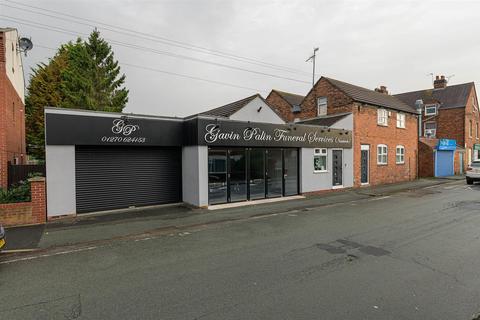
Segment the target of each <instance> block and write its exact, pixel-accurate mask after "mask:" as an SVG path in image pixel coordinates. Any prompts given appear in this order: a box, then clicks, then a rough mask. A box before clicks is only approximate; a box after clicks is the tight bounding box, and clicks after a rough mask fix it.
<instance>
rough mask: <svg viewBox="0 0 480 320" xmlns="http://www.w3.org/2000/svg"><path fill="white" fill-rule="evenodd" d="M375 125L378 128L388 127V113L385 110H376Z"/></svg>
mask: <svg viewBox="0 0 480 320" xmlns="http://www.w3.org/2000/svg"><path fill="white" fill-rule="evenodd" d="M377 124H378V125H380V126H388V111H387V110H385V109H378V111H377Z"/></svg>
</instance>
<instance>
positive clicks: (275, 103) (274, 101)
mask: <svg viewBox="0 0 480 320" xmlns="http://www.w3.org/2000/svg"><path fill="white" fill-rule="evenodd" d="M265 100H266V101H267V103H268V104H269V105H270V106H271V107H272V108H274V109H275V110H277V112H278V113H279V114H280V116H281V117H282V119H283V120H285V121H286V122H293V120H295V118H301V117H300V115H299V114H300V113H293V112H292V107H291V106H290V104H289V103H288V102H287V101H285V99H283V98H282V96H281V95H280V94H278V92H276V91H274V90H272V91H271V92H270V94H269V95H268V97H267V99H265Z"/></svg>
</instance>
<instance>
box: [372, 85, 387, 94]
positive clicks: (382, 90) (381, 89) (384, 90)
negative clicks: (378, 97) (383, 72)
mask: <svg viewBox="0 0 480 320" xmlns="http://www.w3.org/2000/svg"><path fill="white" fill-rule="evenodd" d="M375 91H377V92H380V93H384V94H388V90H387V87H385V86H380V88H375Z"/></svg>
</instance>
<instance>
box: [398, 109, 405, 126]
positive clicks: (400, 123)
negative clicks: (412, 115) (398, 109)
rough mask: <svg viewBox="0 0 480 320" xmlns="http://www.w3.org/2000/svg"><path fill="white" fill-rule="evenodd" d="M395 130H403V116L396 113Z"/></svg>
mask: <svg viewBox="0 0 480 320" xmlns="http://www.w3.org/2000/svg"><path fill="white" fill-rule="evenodd" d="M397 128H405V114H404V113H397Z"/></svg>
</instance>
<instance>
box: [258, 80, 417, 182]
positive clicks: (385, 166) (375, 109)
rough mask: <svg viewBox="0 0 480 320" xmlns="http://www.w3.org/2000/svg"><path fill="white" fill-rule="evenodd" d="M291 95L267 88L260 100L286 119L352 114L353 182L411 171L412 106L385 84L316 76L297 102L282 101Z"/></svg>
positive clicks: (401, 177)
mask: <svg viewBox="0 0 480 320" xmlns="http://www.w3.org/2000/svg"><path fill="white" fill-rule="evenodd" d="M292 96H293V97H297V95H291V94H286V93H283V92H280V91H277V90H273V91H272V92H271V93H270V94H269V95H268V97H267V99H266V100H267V102H268V103H269V104H270V105H272V106H273V107H275V108H276V109H277V111H278V113H279V114H281V115H284V116H283V117H284V118H285V120H287V121H292V120H294V121H295V120H297V121H298V120H302V119H309V118H321V117H328V116H331V115H332V114H339V113H352V114H353V148H354V170H353V171H354V172H353V174H354V177H353V179H354V186H361V185H378V184H384V183H394V182H401V181H409V180H413V179H415V178H416V177H417V156H418V118H417V114H416V110H415V109H414V108H412V107H410V106H409V105H407V104H405V103H404V102H402V101H401V100H399V99H397V98H396V97H394V96H392V95H389V94H388V92H387V90H386V88H385V87H380V88H379V89H375V90H369V89H365V88H362V87H358V86H355V85H352V84H349V83H346V82H342V81H338V80H335V79H331V78H326V77H322V78H321V79H320V80H318V81H317V83H316V84H315V85H314V87H313V88H312V89H311V90H310V92H309V93H308V94H307V95H306V96H305V97H303V99H301V101H300V102H299V103H298V104H293V103H289V104H287V103H285V102H289V100H288V98H285V97H292ZM297 98H298V97H297ZM298 100H300V99H297V100H296V101H297V102H298Z"/></svg>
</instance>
